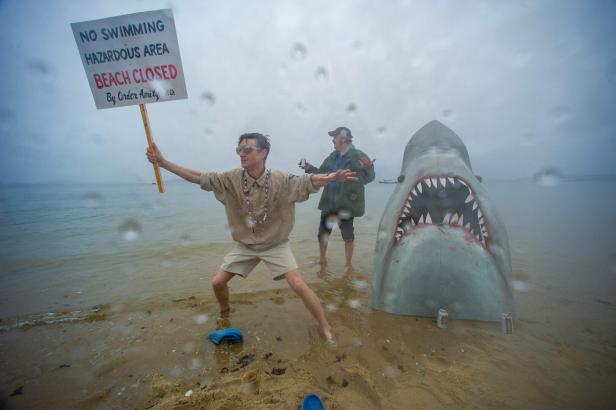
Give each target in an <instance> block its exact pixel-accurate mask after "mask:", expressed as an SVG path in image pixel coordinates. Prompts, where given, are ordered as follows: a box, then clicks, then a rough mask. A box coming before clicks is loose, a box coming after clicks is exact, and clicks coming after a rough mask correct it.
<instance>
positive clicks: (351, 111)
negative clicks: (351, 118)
mask: <svg viewBox="0 0 616 410" xmlns="http://www.w3.org/2000/svg"><path fill="white" fill-rule="evenodd" d="M346 110H347V112H348V113H349V114H354V113H355V112H356V111H357V105H355V104H353V103H351V104H349V105H347V107H346Z"/></svg>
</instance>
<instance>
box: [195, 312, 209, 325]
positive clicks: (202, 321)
mask: <svg viewBox="0 0 616 410" xmlns="http://www.w3.org/2000/svg"><path fill="white" fill-rule="evenodd" d="M208 319H209V317H208V315H206V314H201V315H197V316H195V318H194V320H195V323H196V324H198V325H203V324H205V323H206V322H207V321H208Z"/></svg>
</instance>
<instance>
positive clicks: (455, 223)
mask: <svg viewBox="0 0 616 410" xmlns="http://www.w3.org/2000/svg"><path fill="white" fill-rule="evenodd" d="M458 218H459V217H458V214H453V216H452V217H451V223H452V224H454V225H457V224H458Z"/></svg>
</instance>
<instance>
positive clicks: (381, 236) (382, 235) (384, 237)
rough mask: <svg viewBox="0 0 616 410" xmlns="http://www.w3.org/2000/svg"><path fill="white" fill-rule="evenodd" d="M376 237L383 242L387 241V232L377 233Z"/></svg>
mask: <svg viewBox="0 0 616 410" xmlns="http://www.w3.org/2000/svg"><path fill="white" fill-rule="evenodd" d="M377 237H378V239H379V240H381V241H384V240H385V239H387V237H388V235H387V232H385V231H379V233H378V234H377Z"/></svg>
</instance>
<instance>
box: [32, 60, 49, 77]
mask: <svg viewBox="0 0 616 410" xmlns="http://www.w3.org/2000/svg"><path fill="white" fill-rule="evenodd" d="M28 68H29V69H30V70H32V71H33V72H34V73H36V74H39V75H43V76H46V75H48V74H50V73H51V65H50V64H49V63H48V62H47V61H45V60H30V61H28Z"/></svg>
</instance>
